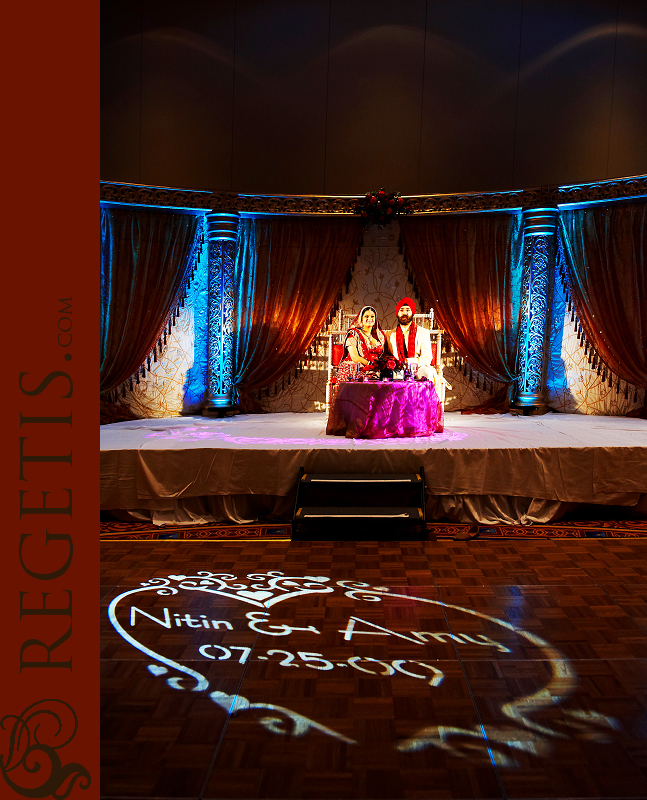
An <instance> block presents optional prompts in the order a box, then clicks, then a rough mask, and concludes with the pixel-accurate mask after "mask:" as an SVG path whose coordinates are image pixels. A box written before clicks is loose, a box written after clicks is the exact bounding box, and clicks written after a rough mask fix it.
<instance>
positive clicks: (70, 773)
mask: <svg viewBox="0 0 647 800" xmlns="http://www.w3.org/2000/svg"><path fill="white" fill-rule="evenodd" d="M0 728H1V729H2V730H3V731H9V750H8V753H7V754H6V755H4V754H0V770H1V771H2V775H3V777H4V779H5V781H6V782H7V784H8V785H9V786H10V787H11V788H12V789H13V790H14V791H15V792H16V793H17V794H20V795H22V796H23V797H49V796H50V795H51V796H52V797H55V798H57V800H63V799H64V798H65V797H67V796H68V795H69V794H70V792H71V791H72V789H73V788H74V787H75V785H77V782H78V786H79V788H81V789H84V790H85V789H87V788H88V787H89V786H90V783H91V779H90V773H89V772H88V771H87V769H85V767H83V766H82V765H81V764H76V763H70V764H65V765H63V764H62V763H61V759H60V757H59V755H58V753H57V752H56V751H57V750H60V749H61V748H62V747H65V745H67V744H69V742H71V741H72V739H73V738H74V736H75V735H76V731H77V728H78V720H77V717H76V714H75V712H74V709H73V708H72V707H71V706H70V705H68V703H66V702H65V701H64V700H38V701H36V702H35V703H32V704H31V705H30V706H28V707H27V708H26V709H25V710H24V711H23V712H22V713H21V714H19V715H15V714H7V715H6V716H5V717H3V718H2V719H1V720H0ZM33 776H36V777H37V778H38V779H42V780H41V782H40V783H35V782H34V778H33Z"/></svg>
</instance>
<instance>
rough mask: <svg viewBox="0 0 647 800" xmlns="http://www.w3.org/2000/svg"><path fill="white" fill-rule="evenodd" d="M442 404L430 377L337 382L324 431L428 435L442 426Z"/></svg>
mask: <svg viewBox="0 0 647 800" xmlns="http://www.w3.org/2000/svg"><path fill="white" fill-rule="evenodd" d="M443 425H444V415H443V407H442V404H441V403H440V401H439V400H438V395H437V394H436V389H435V388H434V384H433V383H432V382H431V381H406V382H404V381H394V382H393V383H390V382H388V381H376V382H372V381H371V382H365V383H355V382H348V383H341V384H340V385H339V386H338V388H337V394H336V396H335V399H334V401H333V404H332V407H331V409H330V414H329V416H328V425H327V426H326V433H328V434H332V435H334V436H346V437H347V438H349V439H391V438H394V437H396V436H429V435H430V434H432V433H439V432H440V431H442V430H443Z"/></svg>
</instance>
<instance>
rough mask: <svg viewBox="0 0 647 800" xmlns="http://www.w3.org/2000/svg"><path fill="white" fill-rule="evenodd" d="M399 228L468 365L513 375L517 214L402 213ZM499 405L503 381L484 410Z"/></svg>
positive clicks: (499, 377)
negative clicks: (409, 215)
mask: <svg viewBox="0 0 647 800" xmlns="http://www.w3.org/2000/svg"><path fill="white" fill-rule="evenodd" d="M400 228H401V231H402V239H403V241H404V245H405V248H406V252H407V257H408V259H409V262H410V264H411V268H412V270H413V272H414V274H415V276H416V279H417V281H418V283H419V285H420V287H421V290H422V294H423V296H425V297H427V298H430V299H431V304H432V306H433V308H434V311H435V314H436V318H437V320H438V323H439V325H440V327H442V328H444V329H445V331H446V332H447V334H448V335H449V337H450V339H451V340H452V342H453V343H454V346H455V348H456V350H457V351H458V352H459V353H460V355H461V356H462V357H463V358H464V359H465V360H466V361H467V362H468V363H469V364H470V365H471V366H472V367H473V368H474V369H475V370H477V371H478V372H480V373H481V374H482V375H484V376H485V377H486V378H489V379H490V380H494V381H501V382H503V383H505V384H506V385H507V387H509V386H510V384H511V383H512V382H513V381H514V380H515V378H516V377H517V349H518V338H519V302H520V294H521V291H520V287H521V259H520V251H521V225H520V215H518V214H465V215H443V214H439V215H433V216H429V217H418V218H416V217H403V218H402V220H401V222H400ZM499 401H500V402H499ZM488 405H492V404H488ZM499 406H500V408H499ZM505 408H507V388H506V391H505V392H501V396H500V398H499V397H497V398H496V400H495V403H494V407H492V408H488V409H485V408H484V409H483V410H484V411H485V410H490V411H492V410H504V409H505Z"/></svg>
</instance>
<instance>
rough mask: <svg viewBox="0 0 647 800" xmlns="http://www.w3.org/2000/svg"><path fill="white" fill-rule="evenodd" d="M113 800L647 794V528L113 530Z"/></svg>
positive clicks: (104, 613)
mask: <svg viewBox="0 0 647 800" xmlns="http://www.w3.org/2000/svg"><path fill="white" fill-rule="evenodd" d="M101 549H102V561H101V626H102V649H101V668H102V697H101V704H102V745H101V752H102V775H101V795H102V797H104V798H112V799H114V800H116V798H174V799H176V800H177V799H179V798H204V800H216V798H217V799H218V800H224V799H225V798H227V799H230V798H236V799H240V800H245V799H247V798H277V800H278V799H279V798H313V800H315V799H316V800H318V799H319V798H322V799H323V798H326V799H328V798H330V799H336V798H340V799H341V798H376V799H377V798H384V799H385V800H388V799H390V800H394V799H395V798H416V799H420V800H422V799H423V798H424V799H425V800H426V799H427V798H434V800H442V799H443V798H456V799H457V800H459V799H461V798H506V799H507V798H510V799H512V798H519V799H521V798H537V799H539V798H581V799H582V800H583V799H584V798H645V797H647V540H645V539H560V540H555V539H552V540H527V541H510V540H506V541H481V540H478V539H477V540H473V541H471V542H454V541H450V540H447V541H436V542H289V541H213V540H204V541H111V542H103V543H102V545H101Z"/></svg>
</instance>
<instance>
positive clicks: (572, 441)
mask: <svg viewBox="0 0 647 800" xmlns="http://www.w3.org/2000/svg"><path fill="white" fill-rule="evenodd" d="M325 427H326V425H325V417H324V414H323V413H313V414H294V413H283V414H262V415H257V414H254V415H240V416H236V417H229V418H226V419H222V420H217V419H207V418H203V417H173V418H169V419H147V420H140V421H137V422H120V423H116V424H113V425H104V426H102V428H101V508H102V509H109V510H117V509H119V510H123V511H127V512H129V514H130V516H131V518H141V519H145V518H147V519H153V520H154V521H155V522H156V523H159V524H186V523H187V522H209V521H213V520H225V519H229V520H233V521H236V522H249V521H253V520H254V519H258V518H281V519H287V518H290V517H291V513H292V502H293V499H294V490H295V485H296V480H297V475H298V472H299V468H300V467H304V468H305V470H306V471H308V472H324V473H325V472H414V471H416V470H417V469H419V468H420V467H421V466H423V467H424V469H425V480H426V484H427V492H428V494H429V499H428V504H427V514H428V518H429V519H434V518H435V519H439V518H441V517H448V518H449V519H454V520H456V521H470V522H471V521H473V522H479V523H481V524H488V523H496V522H499V523H500V522H510V523H521V524H524V523H528V522H549V521H550V520H553V519H558V518H559V517H560V516H561V515H562V514H563V513H564V512H565V511H566V510H568V509H571V508H573V507H574V504H578V503H600V504H605V505H627V506H635V507H636V508H644V510H645V512H646V516H647V422H646V421H644V420H636V419H631V418H627V417H598V416H584V415H577V414H556V413H550V414H545V415H543V416H532V417H531V416H528V417H524V416H515V415H510V414H495V415H490V416H482V415H462V414H460V413H459V412H453V413H447V414H446V415H445V431H444V432H443V433H439V434H434V435H432V436H424V437H416V438H410V439H386V440H376V439H345V438H340V437H336V436H327V435H326V433H325Z"/></svg>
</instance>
